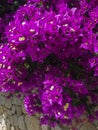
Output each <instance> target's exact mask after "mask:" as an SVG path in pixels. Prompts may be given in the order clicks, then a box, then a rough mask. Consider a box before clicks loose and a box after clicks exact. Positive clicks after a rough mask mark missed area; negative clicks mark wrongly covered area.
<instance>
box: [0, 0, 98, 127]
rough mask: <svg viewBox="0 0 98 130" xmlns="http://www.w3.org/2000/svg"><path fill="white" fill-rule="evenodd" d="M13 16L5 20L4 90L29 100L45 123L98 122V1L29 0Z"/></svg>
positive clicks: (0, 65)
mask: <svg viewBox="0 0 98 130" xmlns="http://www.w3.org/2000/svg"><path fill="white" fill-rule="evenodd" d="M12 5H13V4H12ZM11 13H12V12H11ZM11 13H10V14H9V17H11V19H10V21H9V22H5V23H4V22H3V20H4V19H3V18H1V19H0V25H2V26H1V27H0V33H1V34H3V35H2V36H1V39H3V40H1V43H0V44H1V46H0V86H1V87H0V91H1V92H8V93H9V94H10V95H13V94H15V93H17V94H18V95H19V96H21V95H24V107H25V109H26V111H27V112H28V114H30V115H33V114H35V113H41V115H42V116H41V123H44V124H49V125H52V126H54V125H56V124H58V123H61V124H70V123H71V122H72V120H73V119H78V118H79V117H81V116H82V115H83V114H86V115H87V117H88V119H89V120H94V119H97V118H98V111H95V108H96V106H97V105H98V0H28V1H27V3H26V4H24V5H23V6H20V7H19V9H17V11H16V12H15V13H14V11H13V17H12V16H11ZM7 16H8V14H7ZM7 18H8V17H7ZM7 24H8V25H7Z"/></svg>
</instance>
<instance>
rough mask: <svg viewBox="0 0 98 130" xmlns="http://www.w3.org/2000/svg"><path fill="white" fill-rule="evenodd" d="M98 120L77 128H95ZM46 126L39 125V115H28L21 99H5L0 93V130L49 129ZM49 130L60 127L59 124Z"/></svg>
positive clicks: (80, 129)
mask: <svg viewBox="0 0 98 130" xmlns="http://www.w3.org/2000/svg"><path fill="white" fill-rule="evenodd" d="M97 126H98V121H96V122H95V124H90V123H86V124H81V125H80V126H78V127H79V130H97ZM49 129H50V128H48V127H47V126H41V125H40V122H39V116H38V115H37V116H36V117H35V116H32V117H30V116H28V115H27V113H26V112H25V110H24V107H23V102H22V99H18V98H16V97H15V96H13V98H10V99H7V98H6V97H5V95H4V94H0V130H49ZM51 130H69V129H67V128H63V129H61V128H60V127H59V126H57V127H56V128H52V129H51Z"/></svg>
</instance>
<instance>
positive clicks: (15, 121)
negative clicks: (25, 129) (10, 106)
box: [13, 114, 18, 126]
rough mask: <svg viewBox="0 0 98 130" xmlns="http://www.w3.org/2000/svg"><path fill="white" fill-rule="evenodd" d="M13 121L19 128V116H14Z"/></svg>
mask: <svg viewBox="0 0 98 130" xmlns="http://www.w3.org/2000/svg"><path fill="white" fill-rule="evenodd" d="M13 120H14V126H18V117H17V115H16V114H15V115H13Z"/></svg>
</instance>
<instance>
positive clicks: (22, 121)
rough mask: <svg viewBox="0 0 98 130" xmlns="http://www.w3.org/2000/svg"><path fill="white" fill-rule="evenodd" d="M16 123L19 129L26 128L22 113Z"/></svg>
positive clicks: (24, 129)
mask: <svg viewBox="0 0 98 130" xmlns="http://www.w3.org/2000/svg"><path fill="white" fill-rule="evenodd" d="M18 125H19V128H20V129H21V130H27V129H26V125H25V121H24V116H23V115H22V116H20V117H19V118H18Z"/></svg>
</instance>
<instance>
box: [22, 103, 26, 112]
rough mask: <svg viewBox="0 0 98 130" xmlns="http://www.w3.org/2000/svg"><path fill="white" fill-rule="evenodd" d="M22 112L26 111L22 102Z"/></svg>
mask: <svg viewBox="0 0 98 130" xmlns="http://www.w3.org/2000/svg"><path fill="white" fill-rule="evenodd" d="M22 112H23V113H24V114H27V112H26V110H25V108H24V103H23V102H22Z"/></svg>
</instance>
